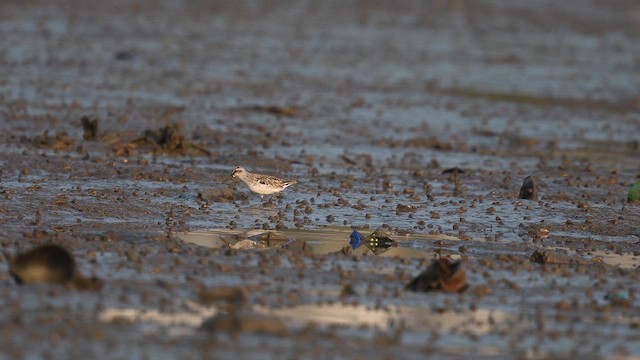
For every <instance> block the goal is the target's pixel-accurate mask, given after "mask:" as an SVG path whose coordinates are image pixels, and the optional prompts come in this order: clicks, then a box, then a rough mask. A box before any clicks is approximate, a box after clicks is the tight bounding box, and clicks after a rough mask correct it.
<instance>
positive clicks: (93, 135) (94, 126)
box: [80, 115, 98, 140]
mask: <svg viewBox="0 0 640 360" xmlns="http://www.w3.org/2000/svg"><path fill="white" fill-rule="evenodd" d="M80 122H81V123H82V130H83V131H84V134H83V135H82V138H83V139H85V140H96V139H97V138H98V119H97V118H89V117H88V116H86V115H85V116H83V117H82V119H80Z"/></svg>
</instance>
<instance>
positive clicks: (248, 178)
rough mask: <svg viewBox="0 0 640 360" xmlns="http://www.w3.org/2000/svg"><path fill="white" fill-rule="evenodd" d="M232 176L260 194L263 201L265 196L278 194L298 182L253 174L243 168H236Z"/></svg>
mask: <svg viewBox="0 0 640 360" xmlns="http://www.w3.org/2000/svg"><path fill="white" fill-rule="evenodd" d="M231 176H232V177H237V178H239V179H240V180H242V182H243V183H245V184H246V185H247V187H249V190H251V191H253V192H254V193H256V194H259V195H260V200H261V201H262V200H263V198H264V196H265V195H270V194H275V193H278V192H280V191H282V190H284V189H286V188H287V187H289V186H290V185H293V184H295V183H297V181H296V180H283V179H279V178H277V177H275V176H270V175H262V174H252V173H250V172H248V171H247V170H246V169H245V168H243V167H242V166H236V167H235V168H234V169H233V172H232V173H231Z"/></svg>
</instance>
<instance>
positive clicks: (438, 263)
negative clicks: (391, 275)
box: [405, 258, 469, 293]
mask: <svg viewBox="0 0 640 360" xmlns="http://www.w3.org/2000/svg"><path fill="white" fill-rule="evenodd" d="M468 287H469V285H468V284H467V274H466V273H465V271H464V269H463V268H462V261H455V262H454V261H452V260H450V259H447V258H442V259H439V260H435V261H433V262H432V263H431V265H429V268H428V269H427V270H425V271H423V272H422V273H420V275H418V276H416V277H415V278H414V279H413V280H411V282H410V283H409V284H407V285H406V286H405V289H406V290H411V291H422V292H428V291H432V290H442V291H444V292H450V293H459V292H463V291H465V290H466V289H467V288H468Z"/></svg>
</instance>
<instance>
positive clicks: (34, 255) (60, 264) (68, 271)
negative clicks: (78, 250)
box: [9, 244, 102, 290]
mask: <svg viewBox="0 0 640 360" xmlns="http://www.w3.org/2000/svg"><path fill="white" fill-rule="evenodd" d="M9 273H10V274H11V276H12V277H13V278H14V279H15V280H16V282H17V283H18V284H59V285H67V286H69V287H71V288H75V289H78V290H98V289H100V288H101V287H102V281H100V280H98V279H93V278H84V277H82V276H81V275H80V274H79V273H78V271H77V270H76V263H75V260H74V258H73V255H71V253H70V252H69V251H68V250H66V249H65V248H63V247H61V246H58V245H54V244H46V245H40V246H37V247H35V248H33V249H31V250H29V251H26V252H24V253H21V254H18V255H17V256H16V257H15V258H14V259H13V261H12V262H11V267H10V270H9Z"/></svg>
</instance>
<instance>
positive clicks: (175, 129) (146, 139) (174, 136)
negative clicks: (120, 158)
mask: <svg viewBox="0 0 640 360" xmlns="http://www.w3.org/2000/svg"><path fill="white" fill-rule="evenodd" d="M127 147H133V148H134V149H148V150H149V151H151V152H153V153H164V154H170V155H178V156H187V155H192V156H197V155H206V156H211V152H210V151H209V150H207V149H206V148H204V147H203V146H201V145H198V144H195V143H193V142H191V140H189V139H188V138H187V137H186V136H185V135H184V134H183V125H182V124H179V123H173V124H169V125H167V126H164V127H161V128H159V129H149V130H145V131H144V132H143V133H142V136H140V137H138V138H137V139H135V140H133V141H131V142H130V143H128V144H124V145H122V146H121V148H116V149H115V151H116V153H117V154H119V155H124V154H128V153H130V152H131V149H127Z"/></svg>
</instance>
